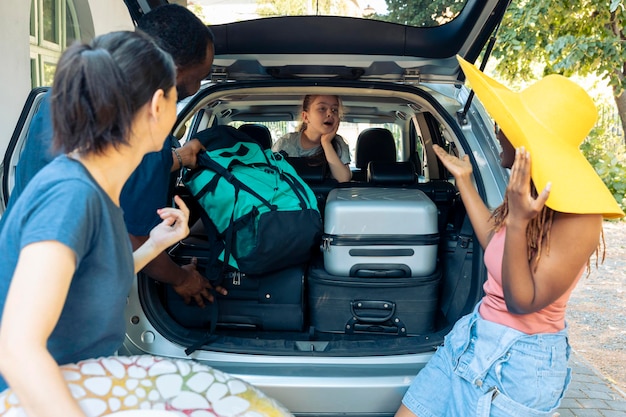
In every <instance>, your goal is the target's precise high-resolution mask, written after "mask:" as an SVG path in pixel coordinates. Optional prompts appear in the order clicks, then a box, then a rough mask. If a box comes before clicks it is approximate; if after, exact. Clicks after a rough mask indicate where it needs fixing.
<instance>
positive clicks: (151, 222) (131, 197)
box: [0, 91, 179, 236]
mask: <svg viewBox="0 0 626 417" xmlns="http://www.w3.org/2000/svg"><path fill="white" fill-rule="evenodd" d="M50 95H51V92H50V91H48V92H47V93H46V94H45V95H44V99H43V100H42V102H41V105H40V107H39V109H38V110H37V112H36V113H35V115H34V116H33V120H32V122H31V125H30V128H29V130H28V133H27V137H26V143H25V144H24V150H23V152H22V156H25V157H24V158H20V160H19V162H18V164H17V168H16V178H15V187H14V188H13V190H12V191H11V197H10V199H9V204H8V205H7V209H6V211H5V213H4V215H3V216H2V218H0V230H2V225H3V223H4V221H3V220H2V219H4V217H6V216H7V215H8V213H9V212H10V211H11V210H12V208H13V205H14V203H15V201H16V200H17V199H18V197H19V196H20V195H21V194H22V192H23V190H24V188H25V187H26V184H28V182H29V181H30V180H31V178H33V177H34V176H35V174H37V173H38V172H39V171H40V170H41V169H42V168H43V167H44V166H46V165H47V164H48V163H49V162H50V161H52V159H54V158H55V157H56V156H58V154H59V153H58V152H56V153H55V152H53V151H52V149H51V147H52V136H53V131H52V114H51V112H50ZM172 146H176V147H178V146H179V144H178V140H177V139H176V138H175V137H173V136H170V137H168V138H166V139H165V141H164V143H163V148H162V149H161V151H160V152H153V153H149V154H146V156H145V157H144V158H143V160H142V161H141V164H140V165H139V166H138V167H137V169H136V170H135V172H134V173H133V174H132V175H131V177H130V178H129V179H128V181H127V183H126V185H125V186H124V189H123V190H122V195H121V196H120V204H121V206H122V208H123V209H124V219H125V221H126V226H127V228H128V232H129V233H131V234H133V235H135V236H147V235H149V233H150V230H151V229H152V228H153V227H154V226H156V225H157V224H159V223H160V222H161V219H160V218H159V216H158V215H157V213H156V211H157V209H159V208H162V207H164V206H166V205H167V203H168V202H167V194H168V187H169V182H170V170H171V168H172V150H171V148H172Z"/></svg>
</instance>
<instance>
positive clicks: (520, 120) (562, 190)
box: [457, 56, 624, 219]
mask: <svg viewBox="0 0 626 417" xmlns="http://www.w3.org/2000/svg"><path fill="white" fill-rule="evenodd" d="M457 59H458V60H459V62H460V64H461V68H462V69H463V72H464V73H465V76H466V77H467V80H468V81H469V84H470V87H471V88H472V90H473V91H474V92H475V94H476V96H478V98H479V99H480V101H481V103H482V104H483V106H484V107H485V109H486V110H487V112H488V113H489V114H490V115H491V117H492V118H493V119H494V120H495V122H496V123H497V124H498V125H499V127H500V129H502V132H503V133H504V134H505V135H506V137H507V138H508V139H509V141H510V142H511V144H512V145H513V146H514V147H515V148H519V147H521V146H523V147H525V148H526V150H527V151H529V153H530V157H531V178H532V180H533V182H534V184H535V187H536V188H537V190H538V191H539V192H541V190H543V189H544V188H545V186H546V185H547V184H548V182H551V183H552V186H551V189H550V195H549V197H548V200H547V202H546V205H547V206H548V207H550V208H551V209H553V210H555V211H560V212H563V213H577V214H592V213H595V214H602V215H603V216H604V218H607V219H617V218H620V217H623V216H624V212H623V211H622V210H621V208H620V207H619V205H618V204H617V201H616V200H615V198H614V197H613V195H612V194H611V192H610V191H609V189H608V188H607V187H606V185H605V184H604V182H602V179H600V177H599V176H598V174H597V173H596V172H595V170H594V169H593V167H592V166H591V164H589V162H588V161H587V159H586V158H585V156H584V155H583V154H582V152H581V151H580V149H579V147H580V144H581V143H582V141H583V140H584V139H585V138H586V137H587V135H588V134H589V131H590V130H591V129H592V128H593V126H594V124H595V123H596V120H597V117H598V111H597V109H596V106H595V104H594V103H593V100H592V99H591V97H589V95H588V94H587V92H586V91H585V90H584V89H583V88H582V87H581V86H579V85H578V84H576V83H574V82H573V81H571V80H569V79H568V78H566V77H563V76H561V75H556V74H554V75H548V76H546V77H544V78H542V79H541V80H539V81H537V82H536V83H534V84H532V85H531V86H529V87H527V88H526V89H524V90H522V91H520V92H514V91H511V90H510V89H509V88H507V87H505V86H504V85H502V84H500V83H499V82H497V81H496V80H494V79H492V78H490V77H489V76H487V75H485V74H484V73H483V72H481V71H480V70H479V69H478V68H476V66H474V65H473V64H470V63H469V62H467V61H465V60H464V59H463V58H461V57H459V56H457Z"/></svg>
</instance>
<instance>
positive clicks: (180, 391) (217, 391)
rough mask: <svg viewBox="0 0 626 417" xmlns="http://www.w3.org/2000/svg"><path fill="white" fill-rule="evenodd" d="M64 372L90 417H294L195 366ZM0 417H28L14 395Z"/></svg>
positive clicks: (84, 365) (135, 365)
mask: <svg viewBox="0 0 626 417" xmlns="http://www.w3.org/2000/svg"><path fill="white" fill-rule="evenodd" d="M61 370H62V372H63V375H64V377H65V380H66V381H67V383H68V385H69V387H70V390H71V392H72V395H73V396H74V398H76V400H77V401H78V403H79V404H80V406H81V408H82V409H83V410H84V411H85V413H86V414H87V416H88V417H99V416H108V417H213V416H216V417H217V416H220V417H221V416H229V417H293V416H292V414H291V413H290V412H289V411H287V409H286V408H285V407H284V406H282V405H281V404H280V403H278V402H277V401H276V400H274V399H272V398H270V397H268V396H266V395H265V394H264V393H263V392H261V391H260V390H258V389H257V388H255V387H254V386H252V385H250V384H249V383H247V382H245V381H243V380H241V379H238V378H235V377H232V376H230V375H228V374H226V373H224V372H221V371H219V370H217V369H214V368H211V367H210V366H207V365H203V364H201V363H198V362H195V361H193V360H186V359H165V358H160V357H155V356H148V355H142V356H112V357H106V358H99V359H89V360H85V361H82V362H79V363H77V364H70V365H63V366H62V367H61ZM33 382H35V381H33ZM35 383H36V382H35ZM0 415H2V416H3V417H26V414H25V413H24V411H23V409H22V408H21V407H20V405H19V401H18V399H17V397H16V396H15V395H14V394H13V393H12V391H11V389H8V390H6V391H4V392H2V393H1V394H0Z"/></svg>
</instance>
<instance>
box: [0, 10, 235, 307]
mask: <svg viewBox="0 0 626 417" xmlns="http://www.w3.org/2000/svg"><path fill="white" fill-rule="evenodd" d="M137 29H138V30H141V31H143V32H145V33H147V34H148V35H150V36H151V37H152V38H153V39H154V40H155V42H156V43H157V44H158V45H159V46H160V47H161V48H162V49H164V50H165V51H167V52H168V53H170V55H172V57H173V58H174V63H175V64H176V90H177V92H178V100H182V99H184V98H185V97H188V96H190V95H192V94H195V93H196V92H197V91H198V89H199V88H200V82H201V81H202V80H203V79H204V78H205V77H207V76H208V75H209V74H210V72H211V66H212V65H213V57H214V53H215V50H214V45H213V33H212V32H211V30H210V29H209V28H208V27H207V26H206V25H205V24H204V23H202V21H201V20H200V19H198V17H197V16H196V15H194V14H193V13H192V12H191V11H189V10H188V9H186V8H184V7H182V6H179V5H176V4H168V5H164V6H160V7H157V8H156V9H154V10H152V11H151V12H150V13H148V14H146V15H145V16H144V17H143V18H141V19H140V20H139V22H138V24H137ZM137 82H141V80H137ZM49 95H50V93H47V94H46V97H44V100H43V101H42V104H41V105H40V108H39V109H38V111H37V113H36V115H35V116H34V119H33V122H32V123H31V127H30V130H29V132H28V137H27V139H26V144H25V148H24V151H23V155H28V156H29V157H28V158H21V159H20V161H19V163H18V165H17V171H16V181H15V187H14V189H13V191H12V193H11V198H10V200H9V205H8V207H7V212H8V210H10V209H11V207H12V205H13V202H14V201H15V200H17V198H18V197H19V195H20V194H21V193H22V191H23V190H24V188H25V187H26V185H27V183H28V181H30V179H31V178H32V177H33V176H34V175H35V174H36V173H37V172H38V171H39V170H40V169H41V168H42V167H43V166H45V165H46V164H47V163H48V162H50V161H51V160H52V159H54V158H55V157H56V156H57V155H58V154H59V152H58V151H57V152H55V151H54V150H52V149H51V143H52V120H51V117H50V101H49ZM201 149H202V145H201V144H200V142H199V141H198V140H197V139H192V140H190V141H189V142H188V143H186V144H185V146H183V147H180V144H179V143H178V140H177V139H176V138H174V137H173V136H170V137H168V138H167V139H166V140H165V142H164V144H163V148H162V150H161V151H160V152H154V153H150V154H147V155H146V156H145V157H144V159H143V160H142V162H141V164H140V165H139V167H137V170H136V171H135V172H134V173H133V174H132V176H131V177H130V178H129V179H128V182H127V183H126V185H125V186H124V189H123V190H122V194H121V196H120V205H121V207H122V209H123V211H124V221H125V223H126V228H127V229H128V233H129V237H130V240H131V243H132V246H133V250H134V249H136V248H138V247H139V246H141V245H142V244H143V243H144V242H145V241H146V240H147V239H148V235H149V232H150V230H151V229H152V228H153V227H154V226H155V225H157V224H158V223H160V222H161V219H160V218H159V216H158V215H157V209H159V208H162V207H164V206H166V205H168V201H167V195H168V188H169V182H170V175H171V172H173V171H177V170H178V169H179V168H180V162H182V163H183V165H185V166H190V167H192V166H195V163H196V162H195V161H196V155H197V153H198V151H200V150H201ZM179 157H180V159H179ZM3 217H4V216H3ZM0 227H1V222H0ZM142 271H143V272H144V273H146V274H147V275H148V276H150V277H151V278H153V279H155V280H157V281H161V282H164V283H167V284H171V285H172V286H173V288H174V290H175V291H176V292H177V293H178V294H179V295H180V296H181V297H183V299H184V300H185V302H190V301H191V300H192V299H193V300H195V302H196V303H197V304H199V305H201V306H203V305H204V301H205V300H212V296H211V293H210V289H211V285H210V283H209V282H208V280H206V279H205V278H204V277H203V276H202V275H201V274H200V273H199V272H198V271H197V270H196V266H195V263H194V262H192V263H191V264H189V265H184V266H179V265H177V264H176V263H175V262H174V261H173V260H172V259H171V258H170V257H169V256H168V255H167V253H165V252H162V253H161V254H160V255H159V256H157V257H156V258H155V259H154V260H153V261H152V262H150V263H149V264H148V265H146V267H145V268H144V269H143V270H142ZM217 290H218V291H220V292H222V293H223V292H224V290H223V289H222V288H217Z"/></svg>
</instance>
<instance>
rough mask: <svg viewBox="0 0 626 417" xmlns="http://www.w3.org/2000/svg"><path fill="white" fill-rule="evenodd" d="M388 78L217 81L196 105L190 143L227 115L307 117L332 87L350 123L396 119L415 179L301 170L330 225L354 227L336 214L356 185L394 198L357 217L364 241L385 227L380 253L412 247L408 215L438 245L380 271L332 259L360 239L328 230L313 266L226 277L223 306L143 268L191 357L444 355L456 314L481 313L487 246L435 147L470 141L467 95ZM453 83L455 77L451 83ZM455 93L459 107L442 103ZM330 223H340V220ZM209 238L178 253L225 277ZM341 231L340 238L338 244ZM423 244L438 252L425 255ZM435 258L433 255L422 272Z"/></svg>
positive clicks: (157, 317)
mask: <svg viewBox="0 0 626 417" xmlns="http://www.w3.org/2000/svg"><path fill="white" fill-rule="evenodd" d="M376 87H377V85H375V84H371V83H369V84H368V85H367V86H363V85H362V84H360V83H358V82H345V81H342V82H321V81H319V82H316V83H314V85H312V84H311V83H310V82H302V81H297V80H296V81H290V82H284V83H282V84H281V85H280V86H277V85H276V84H271V85H270V84H267V83H264V82H251V83H246V84H244V83H239V85H238V86H237V88H234V87H231V86H229V85H228V84H227V83H225V84H215V85H212V86H209V87H207V88H205V89H204V90H202V91H201V92H200V93H199V94H198V95H197V96H196V97H194V99H193V100H191V101H190V102H189V103H188V104H187V106H186V107H185V109H184V110H183V112H181V116H180V117H179V121H178V124H177V126H178V129H176V132H178V133H177V136H179V137H180V138H181V140H183V141H184V140H186V139H189V138H192V137H193V134H194V132H196V131H199V130H202V129H204V128H206V127H209V126H214V125H216V124H220V125H222V124H230V125H232V126H237V125H241V124H250V123H251V122H254V123H255V124H259V123H266V124H267V125H270V126H272V123H283V122H291V121H295V120H297V119H298V117H299V110H298V106H299V102H300V101H301V98H302V96H303V95H304V94H305V93H311V92H312V93H317V92H320V93H328V92H329V91H332V92H333V93H337V94H339V95H340V97H342V100H343V104H344V106H345V108H346V114H345V116H344V119H343V121H342V124H348V125H352V124H358V123H367V125H368V126H371V125H372V124H373V125H376V126H379V125H380V126H395V127H397V130H396V131H397V132H399V133H398V134H399V137H398V138H396V140H397V142H398V153H399V154H400V155H399V157H398V159H399V160H402V161H397V163H405V162H410V165H411V166H413V167H415V173H414V174H415V175H414V181H413V182H411V183H406V182H402V181H401V182H394V181H393V180H391V181H382V182H380V183H376V182H375V181H372V180H371V179H370V180H369V181H368V180H367V178H366V177H361V178H363V179H361V180H359V179H356V180H355V179H353V181H351V182H349V183H342V184H339V183H337V182H336V181H334V180H333V179H332V178H328V177H324V176H323V175H316V174H315V173H314V172H312V170H311V168H310V167H308V168H306V169H301V167H299V166H298V165H295V167H296V169H297V170H299V172H300V173H301V176H302V178H303V179H304V181H305V182H307V183H308V185H309V186H310V187H311V189H312V190H313V191H314V193H315V194H316V197H317V200H318V206H319V207H320V211H321V214H322V218H323V221H324V230H325V231H330V230H331V229H335V230H336V229H337V228H338V226H341V228H345V227H348V228H349V225H348V223H350V222H351V220H350V218H351V214H350V212H349V211H348V212H347V213H344V214H340V215H337V214H336V213H335V211H334V210H335V209H338V210H339V213H341V210H344V207H343V206H342V204H343V202H342V201H341V200H346V198H345V195H346V193H347V194H348V195H357V194H358V195H365V197H363V200H370V202H371V200H372V199H375V198H377V197H375V196H374V197H372V194H374V195H379V194H380V193H384V194H385V195H384V196H383V197H382V200H381V201H383V203H381V204H373V205H372V206H371V211H369V212H366V213H365V214H363V215H362V216H361V217H359V218H358V219H356V220H354V222H355V224H353V225H352V227H353V229H354V230H356V231H350V230H348V231H347V232H345V233H344V234H345V235H348V238H349V237H350V236H352V238H354V237H356V238H357V241H358V240H359V239H361V240H362V239H364V238H365V236H364V235H362V234H359V233H358V232H357V231H358V230H360V229H363V228H364V227H363V226H365V225H368V227H369V229H370V230H375V232H374V233H376V234H378V235H379V237H382V239H383V240H384V242H383V244H384V245H389V244H390V243H391V244H392V246H381V247H378V249H380V248H383V250H387V249H385V248H389V247H392V248H393V247H394V246H393V245H394V244H397V245H400V246H399V247H406V245H407V242H405V240H406V236H407V235H406V233H405V234H399V233H400V232H398V231H397V230H398V229H399V227H398V225H400V228H406V227H409V228H410V227H411V225H414V226H415V229H416V231H410V232H408V235H410V236H415V235H417V234H419V233H420V231H419V229H420V228H423V227H422V226H423V224H425V223H428V224H430V227H431V229H428V228H427V230H424V232H423V235H424V236H426V241H423V240H422V241H421V243H420V241H418V242H417V243H410V244H409V247H410V248H411V249H410V250H411V251H415V252H416V255H415V257H417V259H416V260H415V262H417V266H411V268H413V269H414V270H418V271H417V272H416V273H413V274H406V273H403V271H398V268H397V265H391V266H388V268H387V269H388V271H385V267H384V266H383V267H377V268H376V270H375V271H373V272H372V271H369V272H368V269H367V268H365V269H363V271H365V272H363V271H361V272H354V271H352V273H351V272H345V273H342V272H336V271H334V273H330V272H329V271H328V269H329V263H330V264H332V263H333V262H335V261H333V260H332V259H331V258H332V256H339V257H340V258H341V257H342V256H344V255H342V254H341V253H339V255H333V254H332V252H333V250H334V251H341V250H343V249H344V248H345V247H346V246H345V245H346V244H347V245H350V243H345V239H344V238H345V236H341V235H332V234H330V235H329V234H325V239H326V240H324V241H322V240H320V242H319V244H320V248H319V249H316V250H314V251H313V253H312V256H311V259H310V260H309V262H307V263H306V264H302V265H298V266H296V267H292V268H287V269H283V270H281V271H279V272H277V273H270V274H266V275H260V276H252V277H251V276H245V275H243V276H242V275H232V274H231V275H229V276H227V277H225V278H224V279H223V280H222V281H220V282H221V283H222V285H223V286H225V287H226V288H227V289H229V291H230V293H229V295H228V296H217V302H216V303H215V304H213V305H210V304H209V305H207V306H206V307H205V308H200V307H198V306H196V305H195V304H193V303H192V304H190V305H185V304H184V303H183V302H182V299H181V298H180V297H179V296H178V295H177V294H175V293H174V291H173V290H172V289H171V287H169V286H164V285H162V284H159V283H157V282H155V281H153V280H151V279H149V278H147V277H145V276H141V275H140V278H139V280H138V292H139V296H140V300H141V302H142V304H143V311H144V312H145V313H146V316H147V318H148V320H149V321H150V323H151V324H152V326H154V328H155V329H157V331H158V333H159V334H160V335H162V336H164V337H165V338H166V339H168V340H169V342H171V343H173V344H175V345H178V346H180V347H182V348H184V349H186V352H187V353H188V354H191V353H192V352H196V353H197V354H199V355H202V354H201V353H200V352H202V351H210V352H228V353H237V354H254V355H271V356H287V355H289V356H301V357H306V356H316V357H319V356H328V357H355V358H358V357H369V356H377V355H402V354H415V353H424V352H432V351H433V350H434V349H435V347H436V346H437V345H439V344H440V343H441V342H442V340H443V336H444V335H445V334H446V333H447V332H448V331H449V329H450V328H451V326H452V325H453V323H454V322H455V321H456V320H457V319H458V318H460V317H461V316H462V315H463V314H466V313H468V312H469V311H471V309H472V308H473V306H474V305H475V303H476V302H477V300H478V299H479V297H480V295H481V290H482V283H483V281H484V274H485V270H484V266H483V264H482V251H481V249H480V247H479V246H478V245H477V244H475V243H474V242H473V239H472V230H471V226H469V222H467V221H466V220H465V218H466V216H465V211H464V208H463V206H462V203H461V200H460V198H459V196H458V194H457V192H456V189H455V187H454V185H453V184H452V183H451V182H450V181H449V180H448V175H447V173H446V172H444V170H443V168H442V167H441V165H440V164H439V163H438V162H437V161H436V158H435V156H434V154H433V153H432V144H434V143H438V144H440V145H441V146H446V147H448V148H452V151H454V149H455V147H456V146H458V145H455V143H461V144H462V143H463V142H464V140H465V139H464V136H463V134H462V133H461V132H460V130H459V128H458V126H457V124H456V123H455V121H454V119H453V115H454V112H455V111H456V110H458V104H456V105H455V103H454V102H453V101H452V100H451V98H447V99H446V98H445V97H444V96H442V95H441V93H439V92H436V91H434V90H430V89H429V88H428V87H425V88H416V87H412V86H399V85H397V86H394V87H390V86H389V85H385V86H384V89H382V87H381V89H380V90H379V89H377V88H376ZM454 91H455V88H454V87H453V86H450V90H449V92H451V93H454ZM433 95H434V96H437V97H434V96H433ZM447 101H449V102H450V108H446V107H445V106H444V105H442V104H441V103H446V102H447ZM394 129H395V128H394ZM340 133H341V132H340ZM452 137H454V141H452ZM273 139H274V140H276V139H277V138H276V137H274V138H273ZM461 146H462V145H461ZM352 169H353V170H354V171H355V175H354V178H358V176H357V175H356V173H357V171H358V169H357V168H356V167H352ZM342 194H343V195H344V197H341V195H342ZM415 195H417V197H415ZM185 198H186V199H187V201H188V202H189V204H190V205H191V206H192V207H193V210H195V211H196V212H195V213H192V217H194V218H195V219H198V218H199V217H200V216H199V213H198V210H201V208H200V207H198V206H197V205H196V203H195V202H194V200H193V197H191V196H189V195H188V196H186V197H185ZM415 198H417V199H415ZM420 198H422V200H423V199H424V198H425V201H422V200H420ZM349 199H350V198H348V200H349ZM365 204H366V205H367V204H369V203H368V201H365ZM421 205H425V206H426V205H429V206H432V207H434V213H431V214H429V215H428V216H427V217H424V216H425V215H424V214H420V210H421V209H420V206H421ZM396 206H398V207H400V208H401V209H404V208H406V211H404V212H403V213H404V214H402V215H403V216H406V217H405V218H402V217H400V218H397V217H396V218H394V216H396V215H395V214H393V213H395V211H394V210H396ZM193 210H192V211H193ZM348 210H349V208H348ZM359 210H360V209H359ZM365 210H366V211H367V210H369V209H367V208H366V209H365ZM390 211H391V213H392V214H391V216H389V212H390ZM337 216H339V217H337ZM342 216H343V217H342ZM385 216H387V220H385ZM199 222H201V220H199ZM330 222H334V223H337V224H336V225H335V226H333V227H330V226H329V224H330ZM394 224H395V226H394ZM193 229H194V228H192V230H193ZM200 229H202V228H200ZM329 236H330V237H331V238H329ZM205 239H206V238H205V237H204V236H203V235H202V232H199V233H197V232H193V231H192V235H191V236H190V237H188V238H187V239H185V240H184V241H183V242H181V243H180V244H179V245H177V246H176V247H174V248H172V249H171V250H170V255H171V256H172V257H173V259H174V260H175V261H176V262H177V263H179V264H181V265H182V264H186V263H189V262H190V261H191V258H192V257H196V258H197V259H198V260H199V262H198V267H199V269H200V270H201V271H203V272H205V273H206V274H207V277H208V278H210V279H211V280H215V279H216V278H218V276H216V273H215V271H214V270H212V271H204V269H203V268H204V266H205V258H206V257H207V256H208V253H209V251H210V244H209V243H208V242H207V241H206V240H205ZM329 239H330V240H331V241H333V242H332V243H330V245H327V243H328V240H329ZM342 239H344V240H342ZM428 239H431V240H430V241H429V240H428ZM433 239H434V240H433ZM348 240H349V239H348ZM342 242H343V243H342ZM379 243H380V242H379ZM362 244H363V243H362V242H361V243H357V244H356V245H357V246H355V248H356V249H357V250H359V248H361V249H362V248H363V247H364V246H362ZM374 244H375V243H374ZM402 245H404V246H402ZM411 245H413V246H411ZM329 246H330V247H329ZM423 248H426V249H425V250H427V252H420V250H422V249H423ZM375 249H376V248H375ZM345 256H348V257H349V256H350V255H345ZM367 256H370V255H366V257H365V258H363V259H365V261H363V259H361V260H357V263H358V262H367V260H368V259H375V260H376V259H377V258H376V257H374V258H368V257H367ZM428 259H430V261H428ZM339 262H341V261H339ZM424 262H432V265H431V266H428V267H427V268H426V269H425V270H423V271H419V269H420V268H421V267H420V266H419V265H422V264H423V263H424ZM382 263H383V264H384V261H382ZM211 274H213V275H211ZM218 275H219V274H218ZM219 276H221V275H219ZM229 297H230V298H229ZM157 353H158V351H157Z"/></svg>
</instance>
